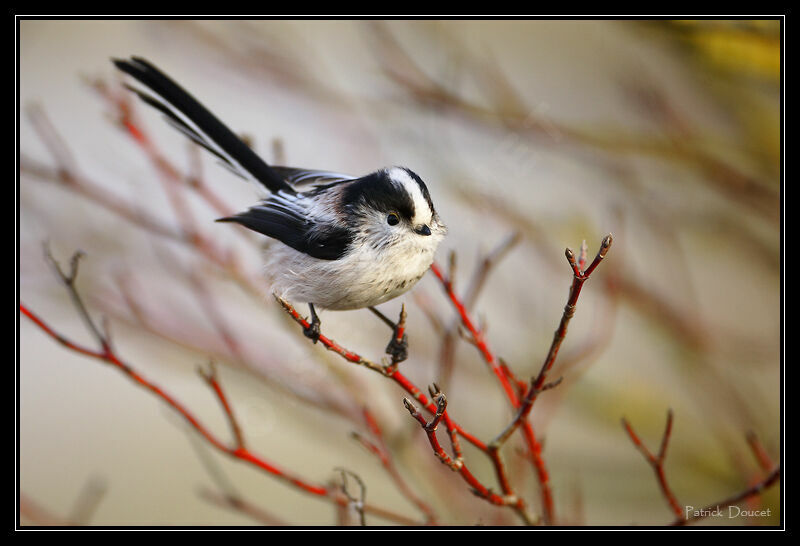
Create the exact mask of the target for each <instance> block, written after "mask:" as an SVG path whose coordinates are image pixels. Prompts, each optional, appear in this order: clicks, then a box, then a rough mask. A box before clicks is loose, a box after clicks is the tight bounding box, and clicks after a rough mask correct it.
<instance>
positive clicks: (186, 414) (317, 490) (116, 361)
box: [19, 253, 408, 522]
mask: <svg viewBox="0 0 800 546" xmlns="http://www.w3.org/2000/svg"><path fill="white" fill-rule="evenodd" d="M80 255H81V254H80V253H76V254H75V255H74V256H73V258H72V260H71V262H70V263H71V268H70V271H69V273H64V272H63V271H62V270H61V267H60V266H59V264H58V263H57V262H55V260H53V258H52V257H51V256H50V255H49V254H47V258H48V260H49V261H50V263H51V265H52V266H53V268H54V270H55V272H56V273H57V274H58V276H59V278H60V279H61V281H62V282H63V283H64V285H65V287H66V288H67V290H68V291H69V293H70V296H71V297H72V300H73V303H74V304H75V307H76V309H77V310H78V313H79V314H80V315H81V316H82V318H83V319H84V321H85V322H86V325H87V328H88V329H89V331H90V332H91V333H92V336H93V337H94V338H95V340H96V342H97V344H98V345H99V347H100V348H99V349H92V348H89V347H85V346H82V345H79V344H77V343H74V342H73V341H71V340H69V339H68V338H66V337H65V336H63V335H61V334H59V333H58V332H56V331H55V330H54V329H53V328H52V327H50V326H49V325H48V324H47V323H46V321H44V320H43V319H42V318H41V317H40V316H38V315H37V314H36V313H34V312H33V311H31V310H30V309H29V308H28V307H26V306H25V305H24V304H22V303H20V306H19V307H20V311H21V312H22V313H23V314H24V315H25V316H27V317H28V318H30V319H31V320H32V321H33V323H34V324H36V325H37V326H38V327H39V328H40V329H41V330H42V331H43V332H45V333H46V334H48V335H49V336H50V337H52V338H53V339H55V340H56V341H58V342H59V343H61V344H62V345H64V346H65V347H67V348H69V349H71V350H73V351H75V352H78V353H80V354H83V355H85V356H89V357H92V358H95V359H97V360H101V361H103V362H106V363H108V364H111V365H112V366H114V367H115V368H117V369H118V370H119V371H121V372H123V373H124V374H125V375H127V376H128V378H129V379H131V380H132V381H133V382H134V383H136V384H137V385H139V386H140V387H142V388H144V389H146V390H149V391H150V392H151V393H153V394H154V395H155V396H156V397H157V398H159V399H160V400H161V401H162V402H164V403H166V404H167V405H168V406H170V407H171V408H172V409H173V410H175V411H176V412H177V413H178V414H180V415H181V416H182V417H183V418H184V419H185V420H186V421H187V422H188V423H189V425H190V426H191V427H192V428H193V429H194V430H195V431H196V432H197V433H198V434H199V435H200V436H201V437H202V438H203V439H204V440H205V441H206V442H208V444H210V445H211V446H213V447H214V448H216V449H217V450H219V451H221V452H223V453H225V454H227V455H229V456H230V457H232V458H234V459H236V460H239V461H242V462H245V463H248V464H250V465H252V466H255V467H256V468H259V469H261V470H263V471H265V472H267V473H269V474H270V475H272V476H274V477H275V478H277V479H278V480H280V481H282V482H284V483H287V484H289V485H291V486H293V487H295V488H297V489H299V490H300V491H302V492H305V493H308V494H311V495H314V496H317V497H319V498H325V499H328V500H329V501H331V502H334V503H336V504H339V505H343V504H347V502H348V500H347V498H346V497H344V496H343V495H341V494H340V493H338V492H336V491H334V490H333V489H331V488H328V487H326V486H322V485H318V484H315V483H313V482H311V481H308V480H306V479H304V478H301V477H299V476H296V475H294V474H292V473H290V472H288V471H287V470H285V469H283V468H281V467H280V466H278V465H275V464H273V463H271V462H269V461H267V460H266V459H264V458H263V457H262V456H260V455H258V454H256V453H253V452H252V451H250V450H249V449H248V448H246V447H245V446H244V442H243V439H242V433H241V431H240V430H239V427H238V424H236V419H235V417H234V414H233V410H232V408H231V406H230V404H229V402H228V398H227V396H226V395H225V393H224V391H223V390H222V387H221V385H220V384H219V382H218V381H217V379H216V376H215V375H213V373H209V374H208V375H206V381H207V382H208V383H209V385H210V386H211V387H212V389H213V390H214V392H215V394H216V395H217V398H218V399H219V401H220V403H221V404H222V406H223V409H224V410H225V413H226V415H227V417H228V420H229V423H230V425H231V427H232V429H233V431H234V436H235V443H234V445H233V446H229V445H227V444H226V443H225V442H224V441H223V440H221V439H220V438H218V437H217V436H216V435H215V434H214V433H213V432H212V431H211V430H210V429H209V428H208V427H207V426H206V425H205V424H203V423H202V422H201V421H200V420H199V419H198V418H197V417H195V415H194V414H193V413H192V412H191V411H190V410H189V409H188V408H187V407H186V406H184V405H183V404H182V403H181V402H180V401H178V400H177V399H176V398H175V397H173V396H172V395H171V394H169V393H168V392H167V391H165V390H164V389H162V388H161V387H159V386H158V385H157V384H155V383H154V382H152V381H150V380H149V379H147V378H146V377H144V376H143V375H141V374H140V373H139V372H137V371H136V370H135V369H134V368H132V367H131V366H130V365H129V364H127V363H125V362H124V361H123V360H122V359H121V358H120V357H119V356H118V355H117V354H116V352H115V351H114V349H113V347H112V344H111V342H110V339H109V337H108V335H107V332H106V331H101V330H100V329H99V328H97V326H96V325H95V324H94V322H93V320H92V319H91V317H90V316H89V314H88V312H87V310H86V308H85V306H84V304H83V301H82V299H81V298H80V295H79V294H78V292H77V290H76V288H75V278H76V276H77V271H78V261H79V257H80ZM364 509H365V511H367V512H372V513H375V514H377V515H380V516H382V517H385V518H388V519H390V520H393V521H401V522H407V521H408V519H407V518H405V517H403V516H400V515H397V514H394V513H392V512H390V511H387V510H384V509H381V508H378V507H374V506H369V505H365V508H364Z"/></svg>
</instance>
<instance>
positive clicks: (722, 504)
mask: <svg viewBox="0 0 800 546" xmlns="http://www.w3.org/2000/svg"><path fill="white" fill-rule="evenodd" d="M780 477H781V467H780V466H779V467H777V468H775V469H774V470H773V471H772V472H770V474H769V475H768V476H767V477H766V478H764V479H763V480H762V481H760V482H758V483H757V484H755V485H753V486H751V487H748V488H747V489H745V490H744V491H741V492H739V493H737V494H736V495H733V496H732V497H728V498H727V499H725V500H721V501H719V502H715V503H714V504H709V505H708V506H706V507H705V508H703V509H701V510H696V511H695V512H697V514H698V515H696V516H695V515H693V516H692V517H685V516H683V515H682V517H679V518H678V519H676V520H675V521H674V522H672V525H688V524H689V523H694V522H695V521H700V520H701V519H705V518H707V517H708V516H710V515H711V514H712V513H713V512H714V511H717V510H722V509H723V508H727V507H728V506H733V505H735V504H739V503H740V502H743V501H746V500H747V499H749V498H752V497H755V496H757V495H760V494H761V493H762V492H763V491H764V490H765V489H768V488H769V487H771V486H772V485H773V484H775V483H777V482H778V479H779V478H780ZM687 515H688V514H687Z"/></svg>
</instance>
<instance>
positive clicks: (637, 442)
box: [622, 410, 685, 520]
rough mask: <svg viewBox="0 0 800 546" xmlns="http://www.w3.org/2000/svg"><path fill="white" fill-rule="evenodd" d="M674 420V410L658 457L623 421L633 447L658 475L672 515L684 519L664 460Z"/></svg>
mask: <svg viewBox="0 0 800 546" xmlns="http://www.w3.org/2000/svg"><path fill="white" fill-rule="evenodd" d="M672 420H673V414H672V410H669V411H668V412H667V424H666V426H665V428H664V434H663V436H662V437H661V447H660V449H659V451H658V455H654V454H653V453H652V452H651V451H650V450H649V449H647V446H646V445H644V442H642V440H641V439H640V438H639V435H638V434H636V431H634V430H633V427H632V426H631V424H630V423H629V422H628V420H627V419H625V418H623V419H622V426H623V427H624V428H625V432H627V433H628V437H629V438H630V439H631V442H633V445H634V446H636V448H637V449H638V450H639V451H640V452H641V453H642V455H644V458H645V459H646V460H647V462H648V463H649V464H650V466H651V467H652V468H653V472H655V474H656V479H657V480H658V486H659V487H660V488H661V493H662V494H663V495H664V498H665V499H666V500H667V503H668V504H669V507H670V509H671V510H672V513H673V514H675V517H676V519H679V520H680V519H682V518H684V517H685V516H684V513H683V510H682V509H681V504H680V503H679V502H678V499H676V498H675V494H674V493H673V492H672V489H671V488H670V486H669V482H668V481H667V476H666V474H665V473H664V459H665V458H666V455H667V445H668V444H669V440H670V438H671V437H672Z"/></svg>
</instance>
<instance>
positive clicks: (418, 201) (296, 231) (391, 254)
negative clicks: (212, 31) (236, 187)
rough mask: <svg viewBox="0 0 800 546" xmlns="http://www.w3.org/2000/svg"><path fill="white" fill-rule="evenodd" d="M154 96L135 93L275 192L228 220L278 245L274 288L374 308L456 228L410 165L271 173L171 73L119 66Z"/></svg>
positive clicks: (332, 304) (313, 332) (306, 298)
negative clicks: (353, 171) (351, 172)
mask: <svg viewBox="0 0 800 546" xmlns="http://www.w3.org/2000/svg"><path fill="white" fill-rule="evenodd" d="M114 64H115V65H116V66H117V68H119V69H120V70H121V71H123V72H125V73H126V74H129V75H130V76H132V77H134V78H135V79H136V80H138V81H139V82H140V83H141V84H143V85H145V86H146V87H148V88H149V89H150V91H152V92H153V93H155V95H157V97H156V96H153V95H150V94H148V93H146V92H144V91H142V90H139V89H134V88H131V90H133V91H134V92H136V93H137V95H138V96H139V97H140V98H141V99H142V100H143V101H144V102H146V103H147V104H149V105H150V106H152V107H154V108H156V109H157V110H159V111H160V112H161V113H163V114H164V116H165V117H166V119H167V121H168V122H170V123H171V124H172V125H173V126H174V127H175V128H177V129H178V130H180V131H181V132H182V133H184V134H185V135H186V136H188V137H189V138H190V139H192V140H193V141H194V142H196V143H197V144H198V145H200V146H202V147H203V148H205V149H206V150H208V151H209V152H210V153H212V154H213V155H215V156H216V157H217V158H218V159H219V160H221V161H222V163H223V165H224V166H226V167H228V168H229V169H230V170H232V171H233V172H234V173H236V174H239V175H241V176H246V175H249V176H250V177H252V178H254V179H255V180H256V181H257V182H259V183H260V184H261V185H263V187H264V188H266V189H267V190H269V192H270V193H271V195H269V196H268V197H266V198H265V199H264V200H262V201H261V202H260V203H259V204H257V205H255V206H253V207H251V208H250V209H249V210H247V211H245V212H242V213H239V214H236V215H234V216H230V217H227V218H220V219H219V221H223V222H236V223H238V224H241V225H243V226H245V227H246V228H249V229H251V230H253V231H257V232H258V233H261V234H263V235H266V236H267V237H271V238H272V239H275V240H277V241H279V242H271V243H270V244H269V245H267V249H266V267H265V270H266V276H267V278H268V280H269V282H270V283H271V285H272V289H273V290H274V291H275V292H276V293H278V294H279V295H281V296H282V297H286V298H288V299H294V300H298V301H302V302H306V303H308V304H309V307H310V310H311V316H312V323H311V324H312V326H311V327H310V328H309V329H308V330H307V331H306V335H308V336H309V337H311V338H312V339H315V340H316V339H317V338H318V337H319V318H318V317H317V314H316V312H315V309H314V306H315V305H317V306H319V307H322V308H326V309H336V310H343V309H359V308H362V307H370V308H372V307H373V306H375V305H378V304H380V303H383V302H385V301H388V300H390V299H392V298H395V297H397V296H399V295H401V294H403V293H404V292H406V291H407V290H409V289H410V288H411V287H412V286H414V284H416V282H417V281H418V280H419V279H420V278H421V277H422V275H424V274H425V272H426V271H427V270H428V268H429V267H430V265H431V263H432V262H433V255H434V252H435V251H436V247H437V246H438V245H439V242H440V241H441V240H442V238H443V237H444V235H445V233H446V231H447V228H446V227H445V225H444V224H443V223H442V222H441V220H440V219H439V215H438V214H437V213H436V210H435V209H434V207H433V202H432V201H431V197H430V194H429V193H428V188H427V187H426V186H425V183H424V182H423V181H422V179H421V178H420V177H419V176H417V175H416V174H415V173H414V172H412V171H411V170H410V169H407V168H405V167H390V168H386V169H381V170H379V171H376V172H373V173H371V174H368V175H366V176H362V177H360V178H357V177H354V176H348V175H343V174H337V173H333V172H328V171H316V170H308V169H296V168H290V167H271V166H269V165H267V163H265V162H264V161H263V160H262V159H261V158H260V157H259V156H258V155H257V154H256V153H255V152H253V151H252V150H251V149H250V148H249V147H248V146H247V145H246V144H245V143H244V142H242V140H241V139H239V137H237V136H236V135H235V134H234V133H233V132H232V131H231V130H230V129H228V128H227V127H226V126H225V125H224V124H223V123H222V122H221V121H219V120H218V119H217V118H216V116H214V115H213V114H212V113H211V112H209V111H208V109H206V108H205V107H204V106H203V105H202V104H200V103H199V102H198V101H197V100H196V99H195V98H194V97H192V96H191V95H190V94H189V93H188V92H186V91H185V90H184V89H183V88H182V87H181V86H179V85H178V84H177V83H175V82H174V81H173V80H172V79H171V78H170V77H169V76H167V75H166V74H164V73H163V72H161V71H160V70H159V69H158V68H156V67H155V66H153V65H152V64H150V63H149V62H148V61H146V60H145V59H142V58H138V57H133V58H131V59H130V60H114Z"/></svg>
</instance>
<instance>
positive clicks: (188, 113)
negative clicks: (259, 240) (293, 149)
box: [114, 57, 294, 193]
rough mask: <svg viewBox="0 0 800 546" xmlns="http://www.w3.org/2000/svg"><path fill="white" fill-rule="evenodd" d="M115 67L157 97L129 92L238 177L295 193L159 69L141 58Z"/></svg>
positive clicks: (126, 61)
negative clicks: (250, 178)
mask: <svg viewBox="0 0 800 546" xmlns="http://www.w3.org/2000/svg"><path fill="white" fill-rule="evenodd" d="M114 64H115V65H116V67H117V68H118V69H120V70H121V71H122V72H125V73H126V74H128V75H130V76H132V77H133V78H135V79H136V80H137V81H138V82H139V83H141V84H143V85H145V86H147V88H149V89H150V90H151V91H152V92H154V93H155V94H156V95H158V97H155V96H153V95H150V94H148V93H146V92H144V91H141V90H139V89H135V88H133V87H130V89H131V90H132V91H134V92H135V93H136V94H137V95H139V97H140V98H141V99H142V100H143V101H144V102H145V103H147V104H148V105H150V106H152V107H153V108H155V109H157V110H159V111H160V112H161V113H162V114H164V116H165V117H166V119H167V121H168V122H169V123H170V124H171V125H172V126H174V127H175V128H177V129H178V130H180V131H181V132H182V133H184V134H185V135H186V136H188V137H189V138H190V139H192V140H193V141H194V142H196V143H197V144H199V145H200V146H202V147H203V148H205V149H206V150H208V151H209V152H211V153H212V154H214V155H215V156H216V157H217V158H219V159H220V160H221V161H222V162H223V165H225V166H226V167H228V168H229V169H230V170H232V171H233V172H235V173H237V174H239V175H241V176H244V175H245V173H247V174H249V175H251V176H252V177H253V178H255V179H256V180H257V181H259V182H260V183H261V184H263V185H264V187H266V188H267V189H268V190H270V191H271V192H273V193H275V192H278V191H283V192H286V193H294V189H293V188H292V187H291V186H290V185H289V184H287V183H286V182H284V180H283V178H282V177H281V176H280V175H278V174H277V173H276V172H275V171H274V170H273V169H272V167H270V166H269V165H267V163H265V162H264V160H263V159H261V158H260V157H259V156H258V155H257V154H256V153H255V152H254V151H253V150H251V149H250V148H249V147H248V146H247V144H245V143H244V142H242V140H241V139H240V138H239V137H238V136H236V135H235V134H234V133H233V131H231V130H230V129H228V128H227V127H226V126H225V124H223V123H222V122H221V121H220V120H219V119H217V118H216V116H214V114H212V113H211V112H209V111H208V109H207V108H206V107H205V106H203V105H202V104H200V102H198V100H197V99H195V98H194V97H193V96H192V95H190V94H189V93H188V92H187V91H186V90H185V89H183V88H182V87H181V86H180V85H178V84H177V83H175V82H174V81H173V80H172V79H171V78H170V77H169V76H167V75H166V74H164V73H163V72H161V70H159V69H158V68H156V67H155V66H153V65H152V64H151V63H149V62H148V61H146V60H145V59H142V58H140V57H132V58H131V59H130V60H121V59H115V60H114Z"/></svg>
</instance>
